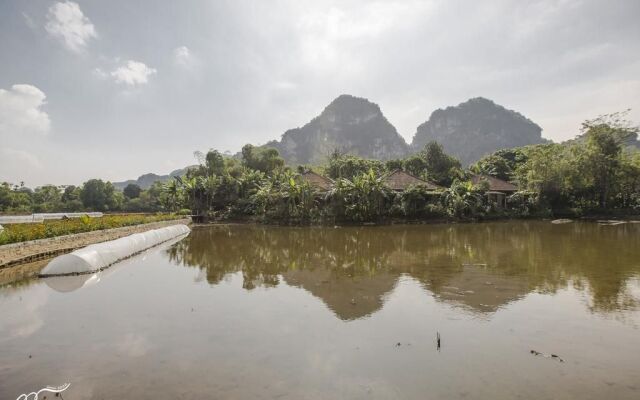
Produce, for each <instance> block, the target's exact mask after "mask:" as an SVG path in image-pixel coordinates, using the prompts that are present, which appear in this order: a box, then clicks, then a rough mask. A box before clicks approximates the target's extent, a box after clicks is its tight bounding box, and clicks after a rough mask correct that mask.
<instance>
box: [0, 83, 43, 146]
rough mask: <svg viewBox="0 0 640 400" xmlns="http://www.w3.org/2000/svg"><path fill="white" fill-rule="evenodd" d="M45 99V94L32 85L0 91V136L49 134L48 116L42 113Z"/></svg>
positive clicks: (15, 86)
mask: <svg viewBox="0 0 640 400" xmlns="http://www.w3.org/2000/svg"><path fill="white" fill-rule="evenodd" d="M45 99H46V96H45V94H44V93H43V92H42V91H41V90H40V89H38V88H37V87H35V86H32V85H24V84H23V85H13V86H11V89H9V90H5V89H0V136H13V137H15V136H18V135H22V134H25V133H27V134H29V133H39V134H46V133H47V132H49V128H50V126H51V122H50V121H49V115H48V114H47V113H46V112H44V111H42V106H43V105H44V104H46V101H45Z"/></svg>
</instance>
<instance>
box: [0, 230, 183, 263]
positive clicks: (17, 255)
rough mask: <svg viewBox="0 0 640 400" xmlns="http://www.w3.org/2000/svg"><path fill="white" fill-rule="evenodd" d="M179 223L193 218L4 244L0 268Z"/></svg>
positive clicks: (0, 249)
mask: <svg viewBox="0 0 640 400" xmlns="http://www.w3.org/2000/svg"><path fill="white" fill-rule="evenodd" d="M176 224H186V225H188V224H191V220H190V219H189V218H183V219H174V220H167V221H158V222H151V223H147V224H139V225H130V226H123V227H119V228H111V229H103V230H95V231H90V232H81V233H75V234H71V235H62V236H55V237H51V238H44V239H37V240H30V241H26V242H18V243H10V244H5V245H2V246H0V270H3V269H7V268H12V267H16V266H22V265H26V264H31V263H34V262H39V261H42V260H47V259H50V258H52V257H55V256H58V255H61V254H65V253H70V252H72V251H73V250H76V249H79V248H81V247H85V246H88V245H90V244H95V243H100V242H106V241H108V240H114V239H118V238H121V237H124V236H128V235H131V234H134V233H139V232H145V231H148V230H151V229H157V228H162V227H165V226H170V225H176Z"/></svg>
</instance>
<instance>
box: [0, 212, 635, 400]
mask: <svg viewBox="0 0 640 400" xmlns="http://www.w3.org/2000/svg"><path fill="white" fill-rule="evenodd" d="M437 333H439V334H440V336H441V348H440V349H438V348H437V344H436V335H437ZM532 349H533V350H537V351H539V352H541V353H544V354H546V355H550V354H557V355H558V356H559V357H560V358H562V359H563V360H564V362H560V361H559V360H558V359H556V358H552V357H550V356H549V357H545V356H543V355H539V356H536V355H533V354H531V352H530V350H532ZM64 382H70V383H71V387H70V388H69V389H68V390H67V391H66V392H65V393H64V398H65V399H66V400H74V399H133V398H136V399H196V398H198V399H202V398H215V399H253V398H256V399H440V398H443V399H444V398H447V399H458V398H459V399H513V398H522V399H602V398H610V399H638V398H640V224H625V225H619V226H600V225H597V224H595V223H572V224H566V225H552V224H550V223H549V222H509V223H487V224H469V225H432V226H391V227H364V228H360V227H353V228H336V229H334V228H278V227H261V226H215V227H207V228H196V229H194V231H193V232H192V233H191V235H190V236H189V237H187V238H186V239H184V240H182V241H179V242H177V243H172V244H166V245H163V246H160V247H157V248H154V249H151V250H150V251H148V252H146V253H144V254H141V255H139V256H136V257H134V258H132V259H129V260H127V261H125V262H122V263H120V264H118V265H116V266H114V267H112V268H110V269H109V270H107V271H104V272H103V273H101V274H97V275H93V276H83V277H73V278H57V279H56V280H46V281H45V280H38V279H32V280H26V281H24V280H23V281H14V282H11V283H6V282H5V283H3V285H2V286H0V399H15V398H16V397H18V395H20V394H21V393H24V392H29V391H32V390H38V389H40V388H42V387H44V386H46V385H60V384H62V383H64ZM48 397H50V396H48Z"/></svg>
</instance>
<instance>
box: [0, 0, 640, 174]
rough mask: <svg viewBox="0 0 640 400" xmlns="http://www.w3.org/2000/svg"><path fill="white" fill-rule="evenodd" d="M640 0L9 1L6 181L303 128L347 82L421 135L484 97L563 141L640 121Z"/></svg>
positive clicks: (2, 167) (111, 170) (1, 46)
mask: <svg viewBox="0 0 640 400" xmlns="http://www.w3.org/2000/svg"><path fill="white" fill-rule="evenodd" d="M638 17H640V1H637V0H629V1H615V0H612V1H515V0H514V1H483V2H478V1H472V0H469V1H452V0H442V1H391V0H385V1H379V2H376V1H365V0H363V1H355V0H354V1H350V0H340V1H319V0H316V1H299V0H290V1H252V2H249V1H238V0H233V1H195V0H194V1H164V2H160V1H146V2H145V1H129V0H122V1H120V0H109V1H103V0H87V1H78V2H77V3H76V2H71V1H66V2H56V1H40V0H30V1H21V0H2V1H0V55H1V62H0V181H5V180H6V181H10V182H20V181H24V182H25V183H26V184H27V185H30V186H36V185H42V184H45V183H56V184H78V183H82V182H83V181H85V180H87V179H88V178H91V177H100V178H103V179H109V180H124V179H128V178H136V177H137V176H139V175H141V174H143V173H146V172H155V173H160V174H163V173H168V172H170V171H171V170H173V169H176V168H181V167H184V166H186V165H189V164H192V163H194V158H193V155H192V154H193V152H194V151H195V150H203V151H206V150H207V149H209V148H216V149H219V150H221V151H225V150H230V151H232V152H236V151H238V150H239V149H240V147H241V146H242V145H243V144H245V143H249V142H251V143H255V144H261V143H264V142H266V141H268V140H270V139H274V138H279V137H280V135H281V134H282V133H283V132H284V131H285V130H287V129H289V128H294V127H297V126H301V125H304V124H305V123H306V122H308V121H309V120H310V119H311V118H313V117H314V116H316V115H317V114H319V113H320V112H321V111H322V109H323V108H324V107H325V106H326V105H327V104H328V103H329V102H330V101H331V100H332V99H333V98H335V97H337V96H338V95H340V94H342V93H348V94H352V95H355V96H360V97H366V98H368V99H369V100H371V101H373V102H375V103H378V104H379V105H380V107H381V108H382V111H383V113H384V114H385V115H386V117H387V119H389V121H390V122H391V123H392V124H393V125H395V126H396V128H397V129H398V131H399V132H400V134H401V135H402V136H404V137H405V139H407V141H410V140H411V138H412V137H413V134H414V133H415V130H416V127H417V126H418V125H419V124H420V123H422V122H424V121H425V120H427V119H428V117H429V115H430V114H431V112H432V111H434V110H435V109H437V108H444V107H446V106H450V105H456V104H459V103H461V102H463V101H465V100H467V99H468V98H470V97H477V96H483V97H487V98H489V99H492V100H494V101H495V102H496V103H498V104H501V105H503V106H505V107H507V108H510V109H514V110H516V111H518V112H520V113H522V114H524V115H525V116H527V117H528V118H530V119H532V120H533V121H534V122H536V123H538V124H539V125H540V126H541V127H542V128H543V136H544V137H546V138H550V139H552V140H554V141H561V140H565V139H568V138H571V137H573V136H575V135H576V134H577V130H578V127H579V124H580V122H581V121H582V120H584V119H586V118H592V117H595V116H597V115H599V114H603V113H609V112H614V111H620V110H624V109H627V108H631V109H632V112H631V119H632V120H634V122H636V123H637V122H638V121H640V24H639V23H638Z"/></svg>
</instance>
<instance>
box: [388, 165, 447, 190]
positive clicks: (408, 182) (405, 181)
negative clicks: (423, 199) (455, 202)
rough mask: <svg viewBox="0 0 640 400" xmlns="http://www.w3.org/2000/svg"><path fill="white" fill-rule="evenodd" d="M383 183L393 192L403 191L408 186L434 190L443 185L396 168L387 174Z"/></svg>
mask: <svg viewBox="0 0 640 400" xmlns="http://www.w3.org/2000/svg"><path fill="white" fill-rule="evenodd" d="M385 183H386V184H387V186H388V187H389V189H391V190H393V191H395V192H404V191H405V190H407V189H408V188H409V187H410V186H424V187H426V188H427V190H432V191H434V192H435V191H438V190H441V189H443V187H441V186H438V185H436V184H435V183H431V182H429V181H425V180H423V179H420V178H416V177H415V176H413V175H411V174H409V173H407V172H405V171H402V170H400V169H397V170H395V171H393V172H392V173H390V174H389V175H387V177H386V178H385Z"/></svg>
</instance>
